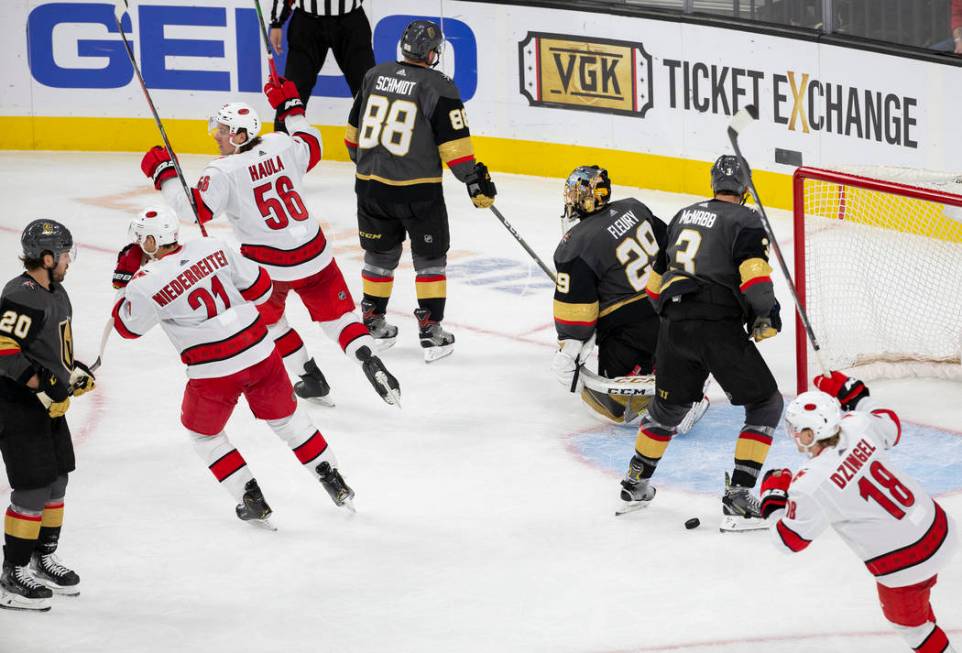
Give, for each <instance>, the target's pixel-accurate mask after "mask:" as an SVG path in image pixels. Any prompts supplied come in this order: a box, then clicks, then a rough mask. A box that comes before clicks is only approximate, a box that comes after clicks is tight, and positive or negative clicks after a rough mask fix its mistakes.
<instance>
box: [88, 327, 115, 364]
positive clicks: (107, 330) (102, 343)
mask: <svg viewBox="0 0 962 653" xmlns="http://www.w3.org/2000/svg"><path fill="white" fill-rule="evenodd" d="M113 330H114V318H112V317H111V318H108V319H107V324H105V325H104V332H103V334H102V335H101V336H100V352H99V353H98V354H97V360H95V361H94V362H93V364H92V365H91V366H90V371H91V372H96V371H97V368H99V367H100V366H101V364H103V358H104V349H106V348H107V340H108V339H109V338H110V332H111V331H113Z"/></svg>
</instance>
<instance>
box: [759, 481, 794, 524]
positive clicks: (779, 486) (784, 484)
mask: <svg viewBox="0 0 962 653" xmlns="http://www.w3.org/2000/svg"><path fill="white" fill-rule="evenodd" d="M791 484H792V470H790V469H770V470H768V471H767V472H765V476H763V477H762V490H761V500H762V503H761V512H762V518H764V519H768V517H769V516H770V515H771V514H772V513H774V512H776V511H778V510H784V509H785V506H786V505H787V504H788V486H789V485H791Z"/></svg>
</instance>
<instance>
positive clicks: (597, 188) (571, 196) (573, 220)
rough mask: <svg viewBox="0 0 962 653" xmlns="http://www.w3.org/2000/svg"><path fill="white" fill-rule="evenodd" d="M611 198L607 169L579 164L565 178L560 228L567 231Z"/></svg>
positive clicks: (599, 208)
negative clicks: (563, 205) (563, 209)
mask: <svg viewBox="0 0 962 653" xmlns="http://www.w3.org/2000/svg"><path fill="white" fill-rule="evenodd" d="M610 199H611V180H610V179H609V178H608V171H607V170H605V169H604V168H600V167H598V166H579V167H577V168H575V169H574V170H573V171H572V172H571V174H570V175H568V179H567V180H565V188H564V202H565V211H564V215H562V216H561V229H562V232H563V233H567V232H568V230H569V229H571V228H572V227H574V226H575V225H576V224H578V222H579V221H580V220H581V219H582V218H586V217H587V216H589V215H591V214H592V213H595V212H597V211H600V210H601V209H603V208H604V207H605V206H606V205H607V204H608V201H609V200H610Z"/></svg>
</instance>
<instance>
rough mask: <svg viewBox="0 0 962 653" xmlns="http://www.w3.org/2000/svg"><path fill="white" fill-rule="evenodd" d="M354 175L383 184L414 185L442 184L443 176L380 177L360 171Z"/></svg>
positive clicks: (363, 179)
mask: <svg viewBox="0 0 962 653" xmlns="http://www.w3.org/2000/svg"><path fill="white" fill-rule="evenodd" d="M354 176H355V177H357V178H358V179H360V180H361V181H377V182H380V183H382V184H387V185H388V186H413V185H415V184H440V183H441V177H419V178H418V179H403V180H398V179H388V178H387V177H380V176H378V175H362V174H361V173H359V172H356V173H354Z"/></svg>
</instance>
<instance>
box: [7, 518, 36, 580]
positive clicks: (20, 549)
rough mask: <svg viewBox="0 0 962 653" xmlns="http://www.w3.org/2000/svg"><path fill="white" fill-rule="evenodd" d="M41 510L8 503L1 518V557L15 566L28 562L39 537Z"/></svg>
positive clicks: (21, 565)
mask: <svg viewBox="0 0 962 653" xmlns="http://www.w3.org/2000/svg"><path fill="white" fill-rule="evenodd" d="M41 514H42V511H39V510H30V509H28V508H21V507H19V506H16V505H14V504H10V506H9V507H8V508H7V514H6V516H5V518H4V520H3V542H4V543H3V559H4V560H5V561H6V562H8V563H10V564H12V565H14V566H17V567H23V566H25V565H26V564H27V563H28V562H30V556H31V554H33V550H34V549H35V548H36V546H37V539H38V538H39V537H40V524H41V521H42V517H41Z"/></svg>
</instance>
